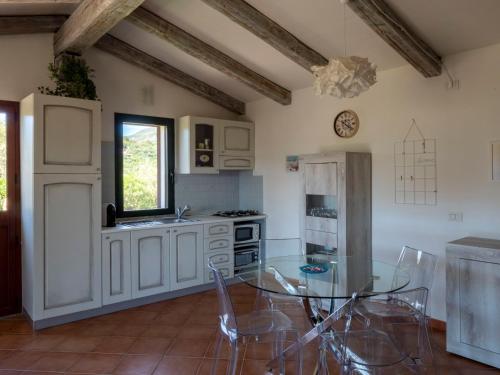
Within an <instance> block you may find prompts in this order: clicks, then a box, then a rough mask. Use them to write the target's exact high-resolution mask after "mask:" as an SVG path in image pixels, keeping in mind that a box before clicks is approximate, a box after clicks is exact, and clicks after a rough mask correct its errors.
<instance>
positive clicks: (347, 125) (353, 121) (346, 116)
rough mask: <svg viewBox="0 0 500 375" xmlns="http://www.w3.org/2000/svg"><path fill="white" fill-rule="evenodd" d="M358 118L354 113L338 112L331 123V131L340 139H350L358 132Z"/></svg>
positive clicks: (349, 111)
mask: <svg viewBox="0 0 500 375" xmlns="http://www.w3.org/2000/svg"><path fill="white" fill-rule="evenodd" d="M358 129H359V118H358V115H357V114H356V112H354V111H351V110H345V111H342V112H340V113H339V114H338V115H337V116H336V117H335V120H334V121H333V130H335V133H336V134H337V135H338V136H339V137H342V138H351V137H354V135H355V134H356V133H357V132H358Z"/></svg>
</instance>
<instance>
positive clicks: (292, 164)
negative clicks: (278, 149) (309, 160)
mask: <svg viewBox="0 0 500 375" xmlns="http://www.w3.org/2000/svg"><path fill="white" fill-rule="evenodd" d="M286 170H287V171H288V172H298V170H299V157H298V155H288V156H287V157H286Z"/></svg>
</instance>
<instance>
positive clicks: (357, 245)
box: [299, 152, 372, 257]
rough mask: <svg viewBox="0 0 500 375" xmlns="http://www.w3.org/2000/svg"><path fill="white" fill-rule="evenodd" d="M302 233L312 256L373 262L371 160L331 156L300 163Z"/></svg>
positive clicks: (342, 154)
mask: <svg viewBox="0 0 500 375" xmlns="http://www.w3.org/2000/svg"><path fill="white" fill-rule="evenodd" d="M299 170H300V171H301V173H302V180H303V193H302V200H301V209H302V214H301V228H302V238H303V244H304V246H305V249H304V250H305V251H306V253H307V254H314V253H326V254H333V253H335V254H338V255H359V256H364V257H371V249H372V236H371V234H372V201H371V196H372V183H371V181H372V177H371V154H369V153H357V152H330V153H323V154H315V155H303V156H301V157H300V166H299Z"/></svg>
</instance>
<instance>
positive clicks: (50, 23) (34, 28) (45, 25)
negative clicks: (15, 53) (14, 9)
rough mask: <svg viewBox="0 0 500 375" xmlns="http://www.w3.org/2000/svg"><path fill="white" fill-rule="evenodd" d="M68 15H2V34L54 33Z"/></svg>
mask: <svg viewBox="0 0 500 375" xmlns="http://www.w3.org/2000/svg"><path fill="white" fill-rule="evenodd" d="M67 18H68V17H67V16H62V15H53V16H0V35H9V34H40V33H54V32H56V30H58V29H59V28H60V27H61V25H62V24H63V23H64V21H66V19H67Z"/></svg>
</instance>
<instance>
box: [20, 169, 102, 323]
mask: <svg viewBox="0 0 500 375" xmlns="http://www.w3.org/2000/svg"><path fill="white" fill-rule="evenodd" d="M100 179H101V177H100V176H99V175H91V174H89V175H85V174H80V175H77V174H73V175H69V174H37V175H34V184H33V186H34V190H33V198H34V199H33V204H34V207H33V211H32V212H33V217H32V219H33V220H34V225H33V226H27V229H28V230H27V231H26V233H25V235H26V236H27V237H25V239H26V242H24V246H25V249H24V258H25V259H24V261H25V265H26V267H25V269H24V270H23V272H32V274H31V275H30V278H32V279H31V281H32V282H33V289H32V290H31V291H30V292H28V296H29V295H31V297H32V298H33V305H32V306H31V307H32V311H31V314H30V315H31V317H32V319H33V320H39V319H43V318H49V317H54V316H59V315H65V314H69V313H73V312H77V311H82V310H87V309H91V308H96V307H100V306H101V252H100V249H101V244H100V241H99V239H100V236H99V233H100V230H101V222H100V217H101V216H100V211H101V181H100ZM23 220H24V221H25V223H26V222H27V221H28V220H30V217H25V218H24V219H23ZM30 227H31V228H33V232H31V231H30V229H29V228H30ZM28 237H29V238H28ZM31 259H34V264H28V262H29V261H30V260H31ZM25 280H26V279H25ZM25 287H28V285H26V286H25ZM30 305H31V301H30V302H27V306H28V307H29V306H30Z"/></svg>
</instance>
